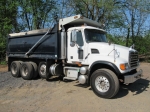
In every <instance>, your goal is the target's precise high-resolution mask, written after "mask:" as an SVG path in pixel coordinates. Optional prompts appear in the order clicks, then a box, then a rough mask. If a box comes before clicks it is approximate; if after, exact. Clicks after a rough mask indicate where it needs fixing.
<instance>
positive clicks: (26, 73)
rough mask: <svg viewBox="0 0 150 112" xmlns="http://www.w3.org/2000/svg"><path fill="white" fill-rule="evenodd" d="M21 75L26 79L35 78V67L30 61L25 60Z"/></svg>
mask: <svg viewBox="0 0 150 112" xmlns="http://www.w3.org/2000/svg"><path fill="white" fill-rule="evenodd" d="M20 72H21V77H22V78H23V79H25V80H31V79H32V78H33V67H32V64H31V63H30V62H23V63H22V64H21V68H20Z"/></svg>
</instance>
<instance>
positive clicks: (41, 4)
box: [19, 0, 56, 30]
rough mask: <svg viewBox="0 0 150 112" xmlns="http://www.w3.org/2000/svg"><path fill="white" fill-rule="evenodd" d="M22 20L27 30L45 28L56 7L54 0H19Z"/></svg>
mask: <svg viewBox="0 0 150 112" xmlns="http://www.w3.org/2000/svg"><path fill="white" fill-rule="evenodd" d="M19 5H20V7H19V15H20V18H19V19H20V21H21V22H22V25H23V26H24V29H26V30H33V29H40V28H45V27H46V24H47V22H50V21H51V19H52V11H54V10H55V9H56V1H54V0H19Z"/></svg>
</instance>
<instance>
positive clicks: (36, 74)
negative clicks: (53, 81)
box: [29, 62, 38, 79]
mask: <svg viewBox="0 0 150 112" xmlns="http://www.w3.org/2000/svg"><path fill="white" fill-rule="evenodd" d="M29 63H31V65H32V66H33V78H34V79H35V78H37V76H38V67H37V64H36V63H34V62H29Z"/></svg>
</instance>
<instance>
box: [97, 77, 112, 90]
mask: <svg viewBox="0 0 150 112" xmlns="http://www.w3.org/2000/svg"><path fill="white" fill-rule="evenodd" d="M95 87H96V88H97V90H98V91H100V92H107V91H108V90H109V88H110V83H109V80H108V79H107V78H106V77H104V76H98V77H97V78H96V79H95Z"/></svg>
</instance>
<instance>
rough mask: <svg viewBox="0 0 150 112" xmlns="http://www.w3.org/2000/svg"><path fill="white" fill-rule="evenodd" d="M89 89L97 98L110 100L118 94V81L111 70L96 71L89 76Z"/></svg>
mask: <svg viewBox="0 0 150 112" xmlns="http://www.w3.org/2000/svg"><path fill="white" fill-rule="evenodd" d="M91 87H92V89H93V91H94V93H95V94H96V95H97V96H99V97H102V98H112V97H113V96H115V95H116V94H117V93H118V90H119V80H118V78H117V76H116V74H115V73H114V72H112V71H111V70H109V69H98V70H96V71H95V72H94V73H93V74H92V76H91Z"/></svg>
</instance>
